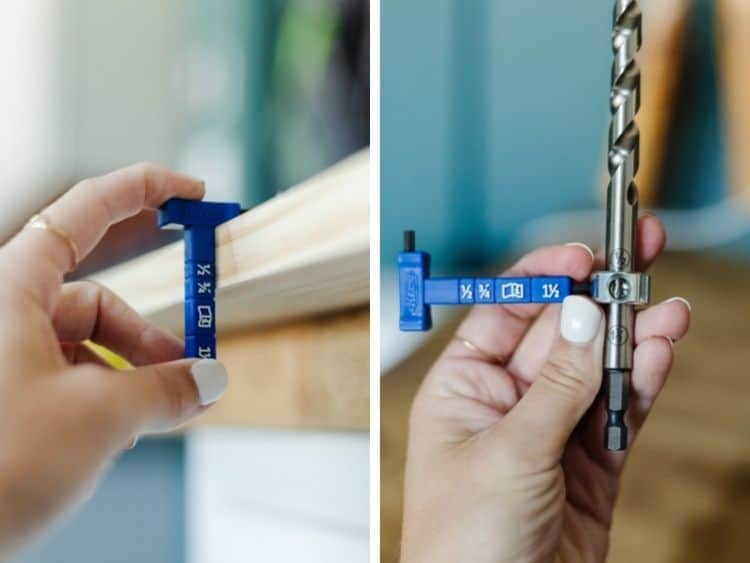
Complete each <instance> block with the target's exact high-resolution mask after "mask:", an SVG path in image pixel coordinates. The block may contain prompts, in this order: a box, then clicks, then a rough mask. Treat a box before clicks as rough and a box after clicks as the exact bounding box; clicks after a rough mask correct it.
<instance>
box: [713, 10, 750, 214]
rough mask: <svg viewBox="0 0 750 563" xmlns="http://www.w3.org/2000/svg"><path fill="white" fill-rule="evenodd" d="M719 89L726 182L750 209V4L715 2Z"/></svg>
mask: <svg viewBox="0 0 750 563" xmlns="http://www.w3.org/2000/svg"><path fill="white" fill-rule="evenodd" d="M716 9H717V18H716V21H717V30H716V36H717V40H718V43H719V69H720V73H719V85H720V88H721V91H722V99H723V102H724V108H723V111H724V126H725V129H726V132H727V149H728V151H727V152H728V155H729V156H728V159H727V160H728V164H729V182H730V186H731V191H732V193H734V194H736V195H740V196H742V198H743V200H744V201H745V202H746V203H747V204H748V205H750V107H748V99H750V68H748V63H747V61H748V57H750V3H748V2H747V1H746V0H717V2H716Z"/></svg>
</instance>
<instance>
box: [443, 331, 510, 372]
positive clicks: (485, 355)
mask: <svg viewBox="0 0 750 563" xmlns="http://www.w3.org/2000/svg"><path fill="white" fill-rule="evenodd" d="M453 338H454V340H458V341H459V342H460V343H461V344H463V345H464V346H465V347H466V348H468V349H469V350H471V351H472V352H476V353H477V354H479V355H480V356H482V359H484V360H485V361H488V362H492V363H493V364H498V365H501V366H504V365H505V364H507V363H508V359H509V358H507V357H504V356H501V355H499V354H492V353H490V352H488V351H487V350H483V349H482V348H480V347H479V346H477V345H476V344H474V343H473V342H472V341H471V340H467V339H466V338H463V337H462V336H459V335H456V336H454V337H453Z"/></svg>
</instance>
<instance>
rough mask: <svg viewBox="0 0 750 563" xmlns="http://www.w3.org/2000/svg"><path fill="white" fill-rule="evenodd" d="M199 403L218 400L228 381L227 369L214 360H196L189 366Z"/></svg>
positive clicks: (206, 403) (204, 403) (203, 403)
mask: <svg viewBox="0 0 750 563" xmlns="http://www.w3.org/2000/svg"><path fill="white" fill-rule="evenodd" d="M190 374H191V375H192V376H193V381H195V386H196V387H197V388H198V397H199V400H200V404H201V405H210V404H211V403H214V402H216V401H218V400H219V398H220V397H221V396H222V395H223V394H224V391H225V390H226V388H227V384H228V383H229V378H228V377H227V370H226V369H224V366H223V365H222V364H221V362H218V361H216V360H198V361H197V362H195V363H194V364H193V365H192V367H191V368H190Z"/></svg>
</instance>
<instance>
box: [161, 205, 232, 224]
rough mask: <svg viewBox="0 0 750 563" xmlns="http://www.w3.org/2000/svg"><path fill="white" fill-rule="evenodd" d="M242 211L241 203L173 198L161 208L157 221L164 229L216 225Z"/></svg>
mask: <svg viewBox="0 0 750 563" xmlns="http://www.w3.org/2000/svg"><path fill="white" fill-rule="evenodd" d="M241 212H242V209H241V208H240V204H239V203H223V202H217V201H197V200H193V199H181V198H172V199H170V200H168V201H166V202H165V203H164V204H163V205H162V206H161V207H160V208H159V215H158V217H157V223H158V225H159V227H160V228H162V229H179V228H181V227H192V226H206V227H208V226H216V225H220V224H221V223H225V222H226V221H229V220H230V219H234V218H235V217H237V215H239V214H240V213H241Z"/></svg>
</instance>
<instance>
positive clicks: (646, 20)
mask: <svg viewBox="0 0 750 563" xmlns="http://www.w3.org/2000/svg"><path fill="white" fill-rule="evenodd" d="M641 9H642V10H643V47H642V48H641V52H640V53H639V55H638V62H639V64H640V67H641V109H640V111H639V112H638V115H637V116H636V122H637V124H638V128H639V129H640V132H641V154H640V168H639V170H638V175H637V176H636V184H637V185H638V192H639V199H640V202H641V204H642V205H644V206H647V207H648V206H653V205H654V204H655V203H656V202H657V199H658V193H657V189H658V183H659V178H660V175H661V168H662V163H663V161H664V156H665V153H666V140H667V133H668V131H669V123H670V120H671V118H672V114H673V108H674V107H675V105H676V104H675V101H674V100H675V95H676V90H677V86H678V80H679V76H680V67H681V65H680V60H681V59H682V51H683V45H684V42H685V39H686V35H687V33H686V32H687V22H688V16H689V12H690V3H689V2H685V1H684V0H652V1H650V2H642V3H641ZM603 95H604V94H603ZM608 182H609V175H608V173H607V166H606V161H605V163H604V166H603V169H602V174H601V179H600V182H599V185H598V186H597V192H601V193H603V194H606V186H607V183H608Z"/></svg>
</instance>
